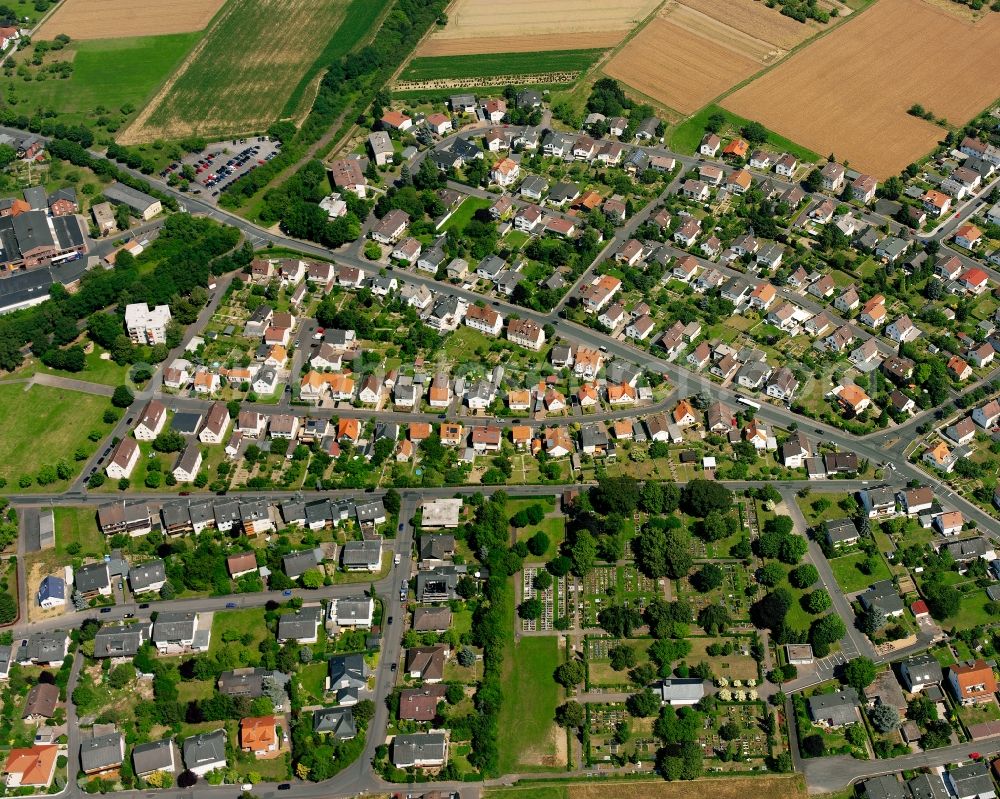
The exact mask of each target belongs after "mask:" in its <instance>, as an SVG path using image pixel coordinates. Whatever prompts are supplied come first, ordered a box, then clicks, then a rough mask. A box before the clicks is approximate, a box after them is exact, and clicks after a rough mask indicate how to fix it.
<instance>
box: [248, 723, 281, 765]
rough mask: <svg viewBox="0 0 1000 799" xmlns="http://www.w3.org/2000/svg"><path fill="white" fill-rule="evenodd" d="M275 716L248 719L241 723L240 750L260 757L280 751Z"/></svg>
mask: <svg viewBox="0 0 1000 799" xmlns="http://www.w3.org/2000/svg"><path fill="white" fill-rule="evenodd" d="M277 723H278V722H277V719H275V717H274V716H259V717H257V718H247V719H243V720H242V721H241V722H240V748H241V749H242V750H243V751H244V752H252V753H253V754H254V755H256V756H258V757H260V756H261V755H266V754H270V753H271V752H277V751H278V735H277V733H276V731H275V727H276V726H277Z"/></svg>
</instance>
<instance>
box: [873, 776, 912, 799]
mask: <svg viewBox="0 0 1000 799" xmlns="http://www.w3.org/2000/svg"><path fill="white" fill-rule="evenodd" d="M862 787H863V788H864V796H866V797H867V799H909V791H907V790H906V786H905V785H904V784H903V783H901V782H900V781H899V780H898V779H897V778H896V775H895V774H883V775H882V776H881V777H873V778H872V779H870V780H865V781H864V782H863V783H862Z"/></svg>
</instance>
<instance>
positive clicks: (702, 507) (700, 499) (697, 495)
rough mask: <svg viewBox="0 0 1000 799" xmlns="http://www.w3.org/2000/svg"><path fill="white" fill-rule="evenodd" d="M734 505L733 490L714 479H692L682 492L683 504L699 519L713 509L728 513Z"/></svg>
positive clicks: (686, 509)
mask: <svg viewBox="0 0 1000 799" xmlns="http://www.w3.org/2000/svg"><path fill="white" fill-rule="evenodd" d="M732 505H733V492H732V491H730V490H729V489H728V488H726V487H725V486H724V485H722V483H718V482H716V481H714V480H702V479H698V480H691V481H690V482H689V483H688V484H687V485H685V486H684V489H683V491H682V492H681V506H682V507H683V508H684V510H685V511H687V512H688V513H689V514H691V515H692V516H696V517H697V518H699V519H704V518H705V517H706V516H708V514H709V513H711V512H712V511H713V510H715V511H719V512H720V513H726V512H728V511H729V510H730V509H731V508H732Z"/></svg>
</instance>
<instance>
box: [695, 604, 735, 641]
mask: <svg viewBox="0 0 1000 799" xmlns="http://www.w3.org/2000/svg"><path fill="white" fill-rule="evenodd" d="M731 623H732V619H730V618H729V611H727V610H726V609H725V608H724V607H723V606H722V605H719V604H716V603H713V604H711V605H706V606H705V607H703V608H702V609H701V610H700V611H699V613H698V625H699V626H700V627H701V628H702V629H703V630H704V631H705V632H707V633H708V634H709V635H722V634H723V633H724V632H725V631H726V629H727V628H728V627H729V625H730V624H731Z"/></svg>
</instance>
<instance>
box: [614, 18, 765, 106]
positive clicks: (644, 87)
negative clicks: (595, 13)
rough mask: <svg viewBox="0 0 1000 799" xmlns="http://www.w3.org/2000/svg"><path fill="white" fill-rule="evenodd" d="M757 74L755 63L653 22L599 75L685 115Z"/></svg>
mask: <svg viewBox="0 0 1000 799" xmlns="http://www.w3.org/2000/svg"><path fill="white" fill-rule="evenodd" d="M760 68H761V65H760V62H759V61H755V60H754V59H753V58H751V57H749V56H746V55H742V54H740V53H737V52H734V51H733V50H730V49H729V48H727V47H725V46H723V45H721V44H719V43H717V42H715V41H713V40H712V39H709V38H707V37H705V36H702V35H699V34H697V33H694V32H692V31H690V30H686V29H685V28H682V27H680V26H678V25H675V24H674V23H672V22H669V21H668V20H666V19H663V18H661V17H658V18H657V19H654V20H652V21H651V22H650V23H649V24H648V25H647V26H646V27H645V28H643V29H642V30H641V31H640V32H639V34H638V35H637V36H636V37H635V38H634V39H632V41H630V42H629V43H628V44H627V45H625V47H623V48H622V49H621V50H620V51H619V52H618V53H617V54H615V56H614V57H613V58H612V59H611V60H610V61H609V62H608V63H607V64H606V65H605V67H604V72H606V73H607V74H608V75H610V76H611V77H612V78H617V79H618V80H620V81H622V83H624V84H626V85H627V86H630V87H632V88H633V89H635V90H637V91H639V92H642V93H643V94H645V95H646V96H647V97H650V98H652V99H653V100H655V101H656V102H658V103H662V104H663V105H665V106H667V107H668V108H672V109H674V110H675V111H680V112H681V113H683V114H691V113H694V112H695V111H697V110H698V109H699V108H701V107H702V106H703V105H705V104H706V103H708V102H709V101H710V100H711V99H712V98H714V97H718V96H719V95H720V94H721V93H722V92H724V91H725V90H726V89H728V88H729V87H730V86H732V85H733V84H734V83H737V82H738V81H741V80H743V79H744V78H746V77H747V76H749V75H752V74H753V73H754V72H756V71H757V70H758V69H760Z"/></svg>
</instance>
